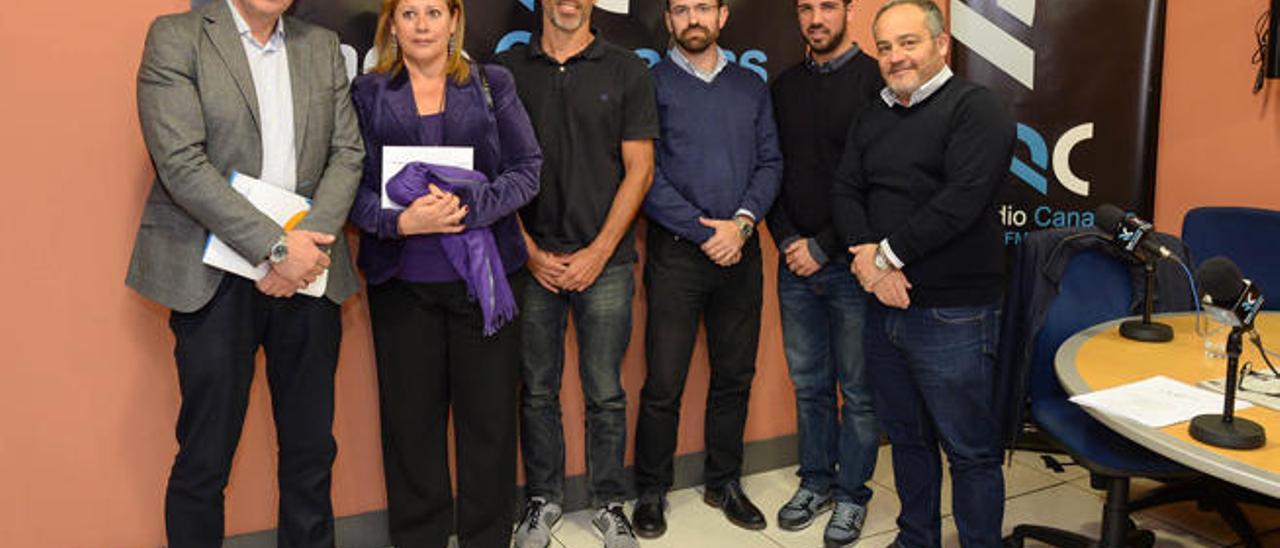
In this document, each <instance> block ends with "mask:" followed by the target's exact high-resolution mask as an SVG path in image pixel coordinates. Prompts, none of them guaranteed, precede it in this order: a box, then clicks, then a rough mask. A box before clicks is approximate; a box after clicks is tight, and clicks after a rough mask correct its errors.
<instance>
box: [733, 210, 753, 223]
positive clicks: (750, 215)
mask: <svg viewBox="0 0 1280 548" xmlns="http://www.w3.org/2000/svg"><path fill="white" fill-rule="evenodd" d="M733 216H734V217H746V218H748V219H751V222H752V223H753V224H754V223H755V222H756V214H755V213H752V212H750V211H747V210H746V209H739V210H737V211H735V212H733Z"/></svg>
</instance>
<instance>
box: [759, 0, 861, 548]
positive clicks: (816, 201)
mask: <svg viewBox="0 0 1280 548" xmlns="http://www.w3.org/2000/svg"><path fill="white" fill-rule="evenodd" d="M795 5H796V17H797V19H798V21H799V24H800V31H801V34H802V36H803V37H804V40H805V44H806V45H807V46H808V49H809V55H808V56H807V57H806V58H805V60H804V61H802V62H801V63H799V64H797V65H795V66H793V67H791V68H790V69H787V70H786V71H785V72H783V73H782V75H780V76H779V77H778V78H777V80H775V81H774V84H773V105H774V112H775V118H776V120H777V123H778V139H779V142H780V144H781V147H782V157H783V177H782V193H781V194H780V195H779V198H778V201H777V203H776V204H775V205H774V207H773V209H772V210H770V212H769V216H768V221H769V231H770V232H771V233H772V234H773V239H774V242H775V243H777V244H778V253H779V255H780V257H781V260H779V261H778V302H779V305H780V306H779V308H780V309H781V313H782V339H783V344H784V347H785V349H786V355H787V366H788V370H789V371H790V374H791V382H792V384H793V385H794V386H795V390H796V417H797V420H796V423H797V427H798V430H799V434H800V451H799V453H800V470H799V471H798V472H797V474H798V475H799V476H800V487H799V489H797V490H796V492H795V494H794V495H793V496H792V497H791V500H789V501H788V502H787V503H786V504H785V505H783V506H782V508H781V509H779V510H778V525H779V526H780V527H782V528H783V529H786V530H791V531H797V530H800V529H804V528H806V527H808V526H809V525H810V524H811V523H813V521H814V520H815V518H816V517H817V515H818V514H820V513H822V512H824V511H826V510H829V509H832V508H833V507H834V509H835V511H834V512H833V513H832V516H831V519H830V520H829V521H828V522H827V528H826V531H825V532H824V534H823V539H824V543H825V544H826V546H828V547H836V546H846V545H848V544H851V543H853V542H854V541H856V540H857V539H858V536H859V535H860V534H861V532H862V524H863V522H864V521H865V519H866V515H867V503H868V502H869V501H870V500H871V489H870V488H869V487H868V486H867V482H868V480H870V479H871V473H872V472H873V471H874V470H875V466H876V453H877V450H878V448H879V445H880V434H879V425H878V424H877V423H876V417H875V410H874V408H873V406H872V401H871V400H872V398H871V386H870V384H869V383H868V380H867V375H866V367H865V360H864V359H863V352H862V330H863V319H864V316H865V314H866V306H867V294H866V292H865V291H863V290H862V288H861V287H859V285H858V283H857V281H856V280H855V279H854V278H853V277H852V276H849V265H850V262H851V259H852V257H851V256H850V255H849V253H848V252H847V251H846V250H845V246H844V243H843V241H842V240H841V239H840V236H839V235H838V234H837V233H836V227H835V225H834V224H833V222H832V219H831V207H830V204H831V201H830V200H831V186H832V181H833V180H834V177H835V171H836V167H837V165H838V164H839V162H840V155H841V154H843V153H844V146H845V138H846V137H848V135H849V126H850V125H851V124H852V122H853V121H854V120H856V119H857V118H858V116H859V115H861V114H862V112H863V111H865V110H867V109H868V108H869V107H871V106H873V103H872V101H878V100H879V95H880V90H881V89H882V88H883V87H884V80H882V79H881V78H880V70H879V68H878V67H877V66H876V61H875V59H872V58H871V57H870V56H868V55H867V54H865V53H862V51H861V50H860V49H859V48H858V44H857V43H855V42H854V40H853V35H852V34H850V33H848V32H847V31H848V28H849V25H850V24H851V23H852V22H853V7H852V6H851V0H795ZM837 388H838V389H839V390H840V395H841V396H842V398H841V400H842V403H841V405H838V406H837V404H836V390H837Z"/></svg>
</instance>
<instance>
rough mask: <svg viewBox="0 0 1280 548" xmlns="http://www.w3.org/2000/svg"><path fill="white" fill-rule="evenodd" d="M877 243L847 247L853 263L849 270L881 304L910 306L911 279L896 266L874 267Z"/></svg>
mask: <svg viewBox="0 0 1280 548" xmlns="http://www.w3.org/2000/svg"><path fill="white" fill-rule="evenodd" d="M878 247H879V246H878V245H877V244H862V245H855V246H852V247H850V248H849V253H852V254H853V263H852V264H851V265H850V266H849V270H850V271H852V273H853V275H854V276H855V277H856V278H858V283H860V284H862V289H864V290H866V291H867V292H868V293H872V294H874V295H875V296H876V300H879V301H880V303H881V304H883V305H885V306H889V307H893V308H902V309H905V308H907V307H908V306H911V296H910V295H909V294H908V290H910V289H911V281H910V280H908V279H907V276H906V274H903V273H902V271H901V270H899V269H897V268H890V269H888V270H881V269H879V268H876V264H875V257H876V249H877V248H878Z"/></svg>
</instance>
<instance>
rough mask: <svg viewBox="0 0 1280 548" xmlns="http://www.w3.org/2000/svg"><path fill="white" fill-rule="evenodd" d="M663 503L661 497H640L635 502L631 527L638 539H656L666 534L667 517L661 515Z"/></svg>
mask: <svg viewBox="0 0 1280 548" xmlns="http://www.w3.org/2000/svg"><path fill="white" fill-rule="evenodd" d="M665 502H666V501H665V500H664V498H663V496H662V495H641V496H640V499H639V500H637V501H636V509H635V510H634V511H632V512H631V527H632V529H635V532H636V534H637V535H639V536H640V538H658V537H660V536H662V534H663V533H666V532H667V517H666V516H665V515H663V513H662V511H663V506H665V505H666V504H665Z"/></svg>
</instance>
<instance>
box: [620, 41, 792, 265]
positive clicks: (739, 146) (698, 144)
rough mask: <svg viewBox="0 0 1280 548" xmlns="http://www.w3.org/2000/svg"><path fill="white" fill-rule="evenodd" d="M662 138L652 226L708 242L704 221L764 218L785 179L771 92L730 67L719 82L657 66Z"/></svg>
mask: <svg viewBox="0 0 1280 548" xmlns="http://www.w3.org/2000/svg"><path fill="white" fill-rule="evenodd" d="M653 81H654V85H655V87H656V91H657V100H658V118H659V120H660V121H661V125H662V137H661V138H660V139H659V140H658V142H657V143H656V145H657V146H656V150H655V158H654V163H655V170H654V175H653V187H652V188H651V189H650V190H649V195H648V196H646V197H645V200H644V212H645V215H647V216H648V217H649V220H650V221H652V222H656V223H658V224H659V225H662V227H663V228H666V229H667V230H670V231H671V232H672V233H674V234H676V235H677V236H680V237H682V238H685V239H688V240H690V241H693V242H695V243H698V244H701V243H703V242H705V241H706V240H707V239H709V238H710V237H711V236H712V234H713V231H712V230H711V229H710V228H707V227H705V226H702V225H701V224H699V223H698V217H707V218H710V219H729V218H732V217H733V216H734V213H735V212H737V211H738V210H739V209H745V210H747V211H749V212H751V214H752V215H754V216H755V218H756V220H763V219H764V216H765V214H766V213H768V211H769V207H770V206H771V205H773V199H774V198H775V197H776V196H777V195H778V188H779V185H780V182H781V179H782V153H781V152H780V151H779V149H778V130H777V127H776V126H775V125H774V122H773V104H772V102H771V101H770V98H769V88H768V87H767V86H766V85H765V83H764V81H763V80H761V79H760V77H759V76H757V75H756V74H755V73H753V72H751V71H748V70H746V69H744V68H742V67H739V66H737V65H733V64H730V65H728V66H726V67H725V68H724V70H722V71H721V72H720V74H719V75H717V76H716V78H715V80H713V81H712V82H711V83H709V84H708V83H706V82H704V81H702V80H699V79H698V78H697V77H695V76H693V75H692V74H689V73H688V72H686V71H685V70H684V69H682V68H680V67H678V66H676V65H675V63H672V62H671V60H670V59H663V60H662V61H661V62H659V63H658V64H657V65H655V66H654V67H653Z"/></svg>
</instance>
